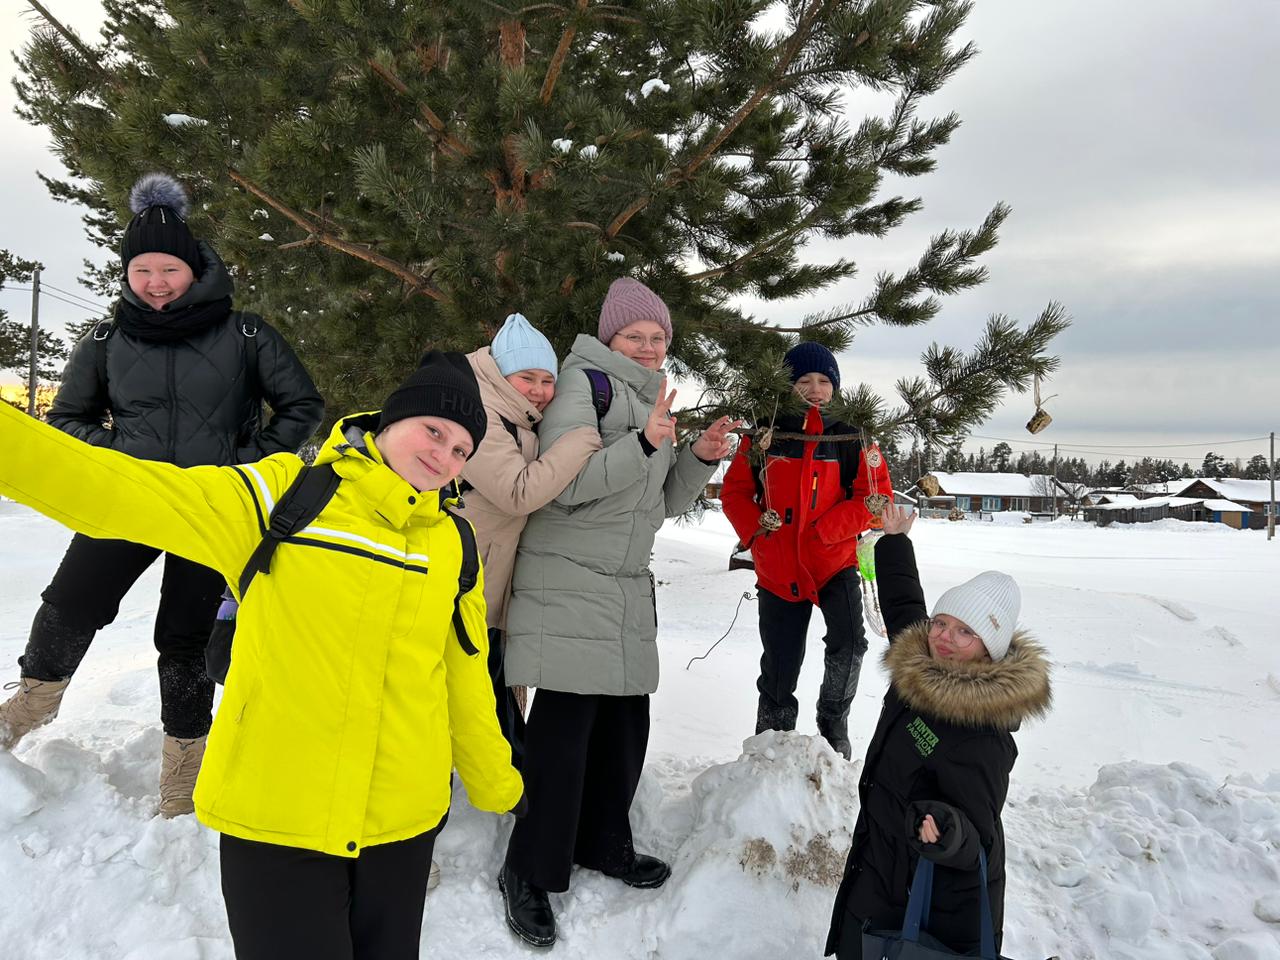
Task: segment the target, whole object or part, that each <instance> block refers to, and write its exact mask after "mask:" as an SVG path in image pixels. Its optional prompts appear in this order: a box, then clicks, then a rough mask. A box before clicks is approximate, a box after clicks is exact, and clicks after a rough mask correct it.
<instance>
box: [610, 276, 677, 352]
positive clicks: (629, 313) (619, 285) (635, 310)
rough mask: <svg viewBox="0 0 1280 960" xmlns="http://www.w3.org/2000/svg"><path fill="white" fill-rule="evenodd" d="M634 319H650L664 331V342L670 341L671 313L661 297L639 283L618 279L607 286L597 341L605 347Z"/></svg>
mask: <svg viewBox="0 0 1280 960" xmlns="http://www.w3.org/2000/svg"><path fill="white" fill-rule="evenodd" d="M637 320H652V321H653V322H654V323H656V324H657V325H658V326H660V327H661V328H662V329H663V331H665V332H666V334H667V343H670V342H671V340H672V337H673V334H672V332H671V311H669V310H668V309H667V305H666V304H665V303H663V302H662V298H661V297H660V296H658V295H657V294H656V293H654V292H653V291H652V290H650V289H649V288H648V287H646V286H645V285H644V284H643V283H641V282H640V281H639V280H632V279H631V278H630V277H619V278H618V279H617V280H615V281H613V283H611V284H610V285H609V292H608V293H606V294H605V297H604V303H602V304H601V305H600V329H599V334H598V335H599V337H600V342H601V343H606V344H607V343H608V342H609V341H610V340H612V339H613V337H614V335H615V334H616V333H617V332H618V331H619V330H621V329H622V328H623V327H626V326H630V325H631V324H633V323H635V322H636V321H637Z"/></svg>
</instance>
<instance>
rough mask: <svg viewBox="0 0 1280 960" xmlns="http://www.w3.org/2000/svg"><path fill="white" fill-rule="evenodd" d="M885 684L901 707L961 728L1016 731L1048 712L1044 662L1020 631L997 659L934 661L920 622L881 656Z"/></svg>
mask: <svg viewBox="0 0 1280 960" xmlns="http://www.w3.org/2000/svg"><path fill="white" fill-rule="evenodd" d="M883 659H884V665H885V666H886V667H887V668H888V670H889V679H890V683H892V684H893V688H894V690H896V691H897V693H898V696H899V697H901V698H902V700H903V702H904V703H906V704H907V705H908V706H910V707H912V708H913V709H915V710H919V711H920V712H922V713H928V714H932V715H933V716H936V717H940V718H941V719H943V720H947V721H949V722H951V723H955V724H958V725H960V726H965V727H996V728H998V729H1002V730H1017V729H1018V727H1019V726H1021V724H1022V722H1023V720H1026V719H1029V718H1032V717H1040V716H1043V715H1044V714H1046V713H1048V712H1049V708H1050V706H1051V705H1052V702H1053V694H1052V691H1051V690H1050V688H1049V660H1048V657H1047V656H1046V654H1045V651H1044V648H1043V647H1041V646H1040V644H1038V643H1036V642H1035V640H1033V639H1032V638H1031V636H1030V634H1028V633H1027V632H1026V631H1025V630H1021V629H1019V630H1016V631H1014V634H1013V641H1012V642H1011V643H1010V644H1009V652H1008V653H1007V654H1005V656H1004V658H1003V659H1001V660H994V661H993V660H973V661H969V662H965V663H959V662H956V661H954V660H935V659H934V658H933V657H932V656H931V655H930V654H929V627H928V624H927V622H924V621H922V622H920V623H917V624H915V625H914V626H911V627H908V628H907V629H905V630H903V631H902V632H901V633H899V634H898V636H897V637H896V638H894V641H893V643H891V644H890V645H889V649H887V650H886V651H885V652H884V657H883Z"/></svg>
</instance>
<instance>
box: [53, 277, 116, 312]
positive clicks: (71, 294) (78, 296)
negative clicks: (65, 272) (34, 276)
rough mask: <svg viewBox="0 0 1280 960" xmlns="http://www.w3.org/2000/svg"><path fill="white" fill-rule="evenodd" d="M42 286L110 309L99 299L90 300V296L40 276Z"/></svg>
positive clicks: (95, 305)
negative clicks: (66, 288)
mask: <svg viewBox="0 0 1280 960" xmlns="http://www.w3.org/2000/svg"><path fill="white" fill-rule="evenodd" d="M40 286H42V287H48V288H49V289H50V290H57V291H58V292H59V293H65V294H66V295H67V296H68V297H75V298H76V299H77V300H83V301H84V302H85V303H87V304H88V305H89V306H91V307H97V308H99V309H101V310H107V309H109V308H108V307H107V305H106V304H105V303H99V302H98V301H97V300H90V299H89V298H88V297H82V296H81V295H80V294H78V293H72V292H71V291H70V290H63V289H62V288H61V287H55V286H54V285H53V284H52V283H49V282H47V281H46V280H45V279H44V278H43V277H41V278H40Z"/></svg>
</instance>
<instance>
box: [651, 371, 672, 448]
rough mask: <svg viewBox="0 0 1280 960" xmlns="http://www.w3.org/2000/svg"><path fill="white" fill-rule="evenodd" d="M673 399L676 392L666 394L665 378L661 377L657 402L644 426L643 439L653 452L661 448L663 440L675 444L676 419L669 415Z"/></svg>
mask: <svg viewBox="0 0 1280 960" xmlns="http://www.w3.org/2000/svg"><path fill="white" fill-rule="evenodd" d="M675 399H676V392H675V391H674V390H672V391H671V392H670V393H667V378H666V377H663V378H662V383H660V384H659V385H658V402H657V403H655V404H654V405H653V410H651V411H650V412H649V422H648V423H646V424H645V425H644V435H645V438H646V439H647V440H648V441H649V443H650V444H652V445H653V447H654V449H655V450H656V449H657V448H658V447H660V446H662V441H664V440H670V441H671V443H672V444H673V445H674V444H675V442H676V418H675V417H673V416H672V415H671V404H672V403H674V402H675Z"/></svg>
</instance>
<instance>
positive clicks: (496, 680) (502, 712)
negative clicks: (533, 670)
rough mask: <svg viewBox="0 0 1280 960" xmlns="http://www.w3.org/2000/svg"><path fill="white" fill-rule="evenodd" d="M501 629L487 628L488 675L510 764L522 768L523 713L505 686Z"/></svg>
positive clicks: (505, 676) (508, 688) (514, 697)
mask: <svg viewBox="0 0 1280 960" xmlns="http://www.w3.org/2000/svg"><path fill="white" fill-rule="evenodd" d="M503 643H504V638H503V636H502V631H501V630H498V629H496V628H493V627H491V628H490V629H489V677H490V679H491V680H492V681H493V699H494V700H495V701H496V702H497V705H498V726H499V727H500V728H501V729H502V735H503V736H504V737H506V738H507V743H509V744H511V765H512V766H513V767H515V768H516V769H517V770H523V769H524V728H525V722H524V714H523V713H521V712H520V704H518V703H516V695H515V694H514V693H513V692H512V691H511V688H510V687H508V686H507V674H506V670H505V668H504V667H503V656H502V651H503Z"/></svg>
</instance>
